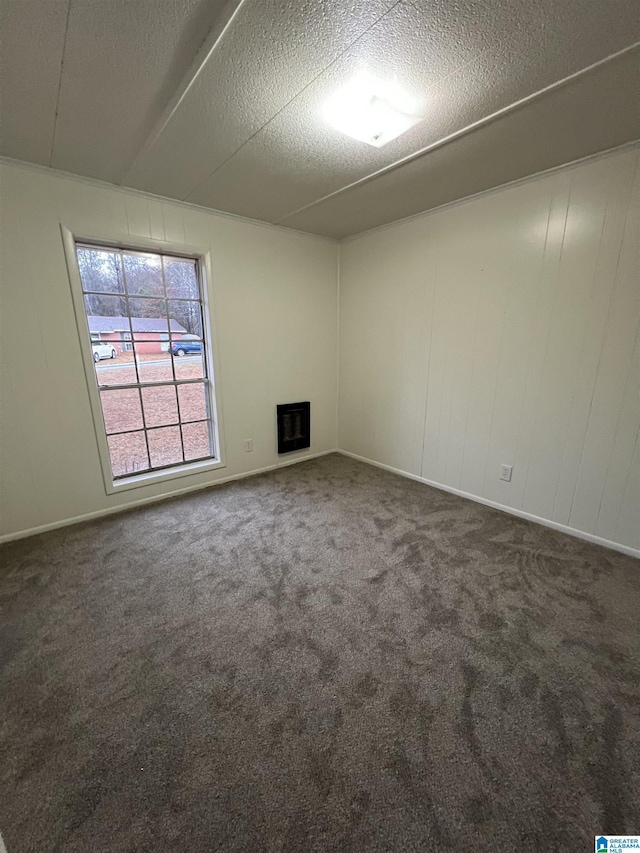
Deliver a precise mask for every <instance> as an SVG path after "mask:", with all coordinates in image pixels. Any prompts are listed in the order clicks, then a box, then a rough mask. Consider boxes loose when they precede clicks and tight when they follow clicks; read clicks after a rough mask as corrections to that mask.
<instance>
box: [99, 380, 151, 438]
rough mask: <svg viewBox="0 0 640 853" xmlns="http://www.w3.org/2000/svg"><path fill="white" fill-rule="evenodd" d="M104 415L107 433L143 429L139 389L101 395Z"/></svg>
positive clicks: (126, 389)
mask: <svg viewBox="0 0 640 853" xmlns="http://www.w3.org/2000/svg"><path fill="white" fill-rule="evenodd" d="M100 401H101V403H102V414H103V417H104V425H105V427H106V429H107V432H108V433H110V432H127V431H130V430H137V429H142V427H143V423H142V410H141V408H140V395H139V393H138V389H137V388H125V389H123V390H122V391H102V392H101V393H100Z"/></svg>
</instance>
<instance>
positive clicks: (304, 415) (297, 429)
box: [278, 402, 311, 453]
mask: <svg viewBox="0 0 640 853" xmlns="http://www.w3.org/2000/svg"><path fill="white" fill-rule="evenodd" d="M310 409H311V404H310V403H309V402H307V403H286V404H284V405H279V406H278V453H290V452H291V451H292V450H302V448H304V447H310V446H311V416H310Z"/></svg>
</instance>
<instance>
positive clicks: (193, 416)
mask: <svg viewBox="0 0 640 853" xmlns="http://www.w3.org/2000/svg"><path fill="white" fill-rule="evenodd" d="M174 363H175V371H176V379H202V378H203V364H202V359H201V358H200V357H199V356H195V357H189V356H186V357H183V358H175V359H174ZM138 371H139V375H140V380H141V381H142V382H150V383H154V382H166V381H172V380H173V373H172V370H171V356H170V355H169V354H162V355H149V354H147V355H143V356H140V357H139V358H138ZM96 375H97V377H98V384H99V386H100V389H101V390H100V398H101V402H102V411H103V416H104V421H105V427H106V430H107V434H108V435H109V438H108V442H109V452H110V455H111V464H112V468H113V474H114V476H116V477H118V476H122V475H123V474H132V473H136V472H139V471H144V470H147V469H148V468H149V467H150V465H151V467H152V468H156V467H159V466H162V465H172V464H176V463H180V462H182V461H183V460H182V444H183V443H184V452H185V460H186V461H189V460H192V459H200V458H202V457H206V456H209V455H210V454H211V450H210V446H209V428H208V424H207V423H206V419H207V403H206V388H205V383H204V382H201V383H200V382H198V383H195V384H190V385H179V386H177V394H176V387H175V386H173V385H149V386H148V387H146V388H143V389H142V391H141V394H139V393H138V390H137V389H135V388H121V389H119V388H118V386H119V385H126V384H128V383H131V382H136V381H137V379H136V369H135V365H134V360H133V354H130V353H126V354H124V353H123V354H122V355H119V356H118V358H116V359H114V360H104V361H101V362H99V363H98V364H96ZM141 397H142V406H141V400H140V398H141ZM178 410H179V411H178ZM180 421H181V422H182V441H181V438H180V427H179V426H177V424H178V423H179V422H180ZM144 427H146V428H147V439H146V440H145V434H144V432H142V431H141V430H143V429H144ZM119 432H126V434H124V435H111V434H112V433H119ZM147 442H148V447H149V457H148V456H147ZM149 458H150V462H149Z"/></svg>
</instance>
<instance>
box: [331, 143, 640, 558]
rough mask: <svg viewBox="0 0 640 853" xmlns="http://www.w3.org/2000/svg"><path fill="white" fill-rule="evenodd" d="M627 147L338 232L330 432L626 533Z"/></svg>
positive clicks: (629, 352)
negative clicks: (508, 477)
mask: <svg viewBox="0 0 640 853" xmlns="http://www.w3.org/2000/svg"><path fill="white" fill-rule="evenodd" d="M638 159H639V152H638V149H637V148H635V149H632V150H630V151H629V150H627V151H624V152H618V153H615V154H612V155H609V156H607V157H604V158H600V159H597V160H593V161H590V162H588V163H585V164H582V165H579V166H575V167H573V168H567V169H564V170H562V171H560V172H556V173H553V174H550V175H547V176H542V177H539V178H537V179H534V180H531V181H529V182H527V183H524V184H521V185H519V186H513V187H508V188H505V189H502V190H500V191H496V192H494V193H492V194H490V195H487V196H484V197H480V198H476V199H473V200H470V201H467V202H463V203H460V204H458V205H456V206H453V207H450V208H448V209H443V210H441V211H438V212H435V213H432V214H430V215H424V216H422V217H420V218H417V219H413V220H411V221H407V222H404V223H398V224H396V225H394V226H390V227H388V228H385V229H382V230H379V231H377V232H375V233H370V234H368V235H363V236H361V237H359V238H356V239H354V240H351V241H349V242H347V243H345V244H343V246H342V249H341V256H340V309H339V316H340V334H339V340H340V344H339V346H340V358H339V413H340V423H339V442H338V443H339V447H340V448H342V449H344V450H347V451H350V452H352V453H354V454H357V455H360V456H362V457H365V458H367V459H370V460H374V461H376V462H378V463H382V464H385V465H388V466H391V467H393V468H396V469H399V470H402V471H404V472H408V473H410V474H413V475H416V476H418V477H422V478H425V479H427V480H429V481H432V482H434V483H437V484H441V485H443V486H445V487H447V488H451V489H457V490H461V491H463V492H466V493H469V494H471V495H474V496H476V497H478V498H481V499H483V500H487V501H492V502H495V503H498V504H500V505H503V506H505V507H508V508H512V509H514V510H516V511H518V512H523V513H528V514H530V515H532V516H536V517H539V518H542V519H545V520H548V521H551V522H554V523H556V524H559V525H564V526H567V527H570V528H573V529H574V530H576V531H580V532H582V533H587V534H591V535H592V536H597V537H601V538H603V539H605V540H609V541H610V542H613V543H617V544H619V545H622V546H626V547H628V548H636V549H637V548H638V547H640V502H639V497H640V456H639V454H640V445H639V443H638V424H639V420H640V413H639V408H640V406H639V395H638V392H639V372H638V367H639V357H640V353H639V344H638V325H639V316H640V279H639V269H638V260H639V251H638V250H639V246H640V242H639V222H638V201H639V196H640V191H639V190H640V188H639V169H638ZM632 199H633V202H634V203H633V205H632V204H631V202H632ZM501 463H506V464H510V465H513V466H514V467H513V479H512V482H511V483H505V482H503V481H501V480H499V479H498V473H499V466H500V464H501Z"/></svg>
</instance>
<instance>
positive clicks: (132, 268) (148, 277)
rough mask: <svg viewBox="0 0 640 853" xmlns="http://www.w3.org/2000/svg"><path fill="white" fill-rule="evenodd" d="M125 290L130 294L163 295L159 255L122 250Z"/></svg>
mask: <svg viewBox="0 0 640 853" xmlns="http://www.w3.org/2000/svg"><path fill="white" fill-rule="evenodd" d="M123 259H124V272H125V275H126V279H127V292H128V293H129V295H131V296H163V297H164V284H163V281H162V263H161V261H160V255H151V254H142V253H135V254H134V253H131V252H124V253H123Z"/></svg>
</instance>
